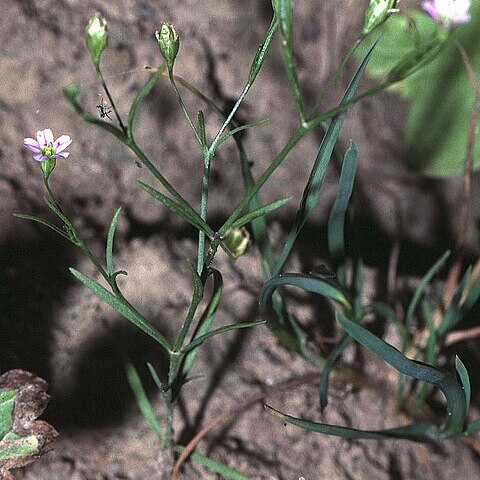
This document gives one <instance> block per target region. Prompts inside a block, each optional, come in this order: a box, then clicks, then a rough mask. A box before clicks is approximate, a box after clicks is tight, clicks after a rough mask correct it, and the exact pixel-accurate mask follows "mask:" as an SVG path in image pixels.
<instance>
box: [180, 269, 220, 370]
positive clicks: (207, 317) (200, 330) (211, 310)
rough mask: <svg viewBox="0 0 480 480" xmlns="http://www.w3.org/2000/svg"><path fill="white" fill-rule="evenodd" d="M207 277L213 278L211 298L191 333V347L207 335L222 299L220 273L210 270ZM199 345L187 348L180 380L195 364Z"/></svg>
mask: <svg viewBox="0 0 480 480" xmlns="http://www.w3.org/2000/svg"><path fill="white" fill-rule="evenodd" d="M208 274H209V276H210V275H212V276H213V291H212V296H211V297H210V300H209V302H208V304H207V306H206V308H205V310H204V312H203V314H202V316H201V318H200V320H199V321H198V324H197V327H196V329H195V331H194V332H193V335H192V339H191V342H190V344H189V346H190V345H192V343H193V342H195V341H198V339H200V338H201V337H202V336H204V335H207V333H208V330H209V329H210V326H211V324H212V322H213V319H214V318H215V313H216V312H217V308H218V305H219V303H220V299H221V298H222V291H223V278H222V275H221V273H220V272H219V271H218V270H216V269H214V268H211V269H209V272H208ZM201 343H202V342H200V343H198V345H194V346H193V347H192V348H188V347H189V346H188V347H187V349H188V352H187V353H186V355H185V357H184V359H183V362H182V370H181V372H182V374H181V376H182V379H186V378H187V376H188V373H189V371H190V369H191V368H192V365H193V364H194V363H195V360H196V358H197V356H198V354H199V353H200V350H199V349H200V346H201Z"/></svg>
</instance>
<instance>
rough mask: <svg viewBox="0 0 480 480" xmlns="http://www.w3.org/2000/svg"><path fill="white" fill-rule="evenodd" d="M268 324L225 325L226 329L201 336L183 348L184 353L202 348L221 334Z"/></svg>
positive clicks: (263, 322) (219, 329)
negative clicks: (202, 345) (210, 339)
mask: <svg viewBox="0 0 480 480" xmlns="http://www.w3.org/2000/svg"><path fill="white" fill-rule="evenodd" d="M266 323H267V322H266V321H265V320H259V321H258V322H244V323H234V324H233V325H225V326H224V327H219V328H216V329H215V330H212V331H211V332H208V333H205V334H204V335H201V336H199V337H198V338H196V339H195V340H192V341H191V342H190V343H189V344H188V345H187V346H185V347H183V348H182V353H187V352H189V351H191V350H192V349H194V348H196V347H198V346H200V345H201V344H202V343H203V342H204V341H205V340H208V339H209V338H212V337H215V336H216V335H220V334H221V333H226V332H231V331H234V330H243V329H244V328H252V327H258V326H259V325H265V324H266Z"/></svg>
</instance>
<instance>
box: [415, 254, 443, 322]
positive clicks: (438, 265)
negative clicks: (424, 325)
mask: <svg viewBox="0 0 480 480" xmlns="http://www.w3.org/2000/svg"><path fill="white" fill-rule="evenodd" d="M449 256H450V251H449V250H447V251H446V252H445V253H444V254H443V255H442V256H441V257H440V258H439V259H438V260H437V261H436V262H435V263H434V264H433V265H432V267H431V268H430V270H428V272H427V273H426V274H425V275H424V277H423V278H422V279H421V280H420V283H419V284H418V286H417V288H416V290H415V293H414V294H413V297H412V300H411V301H410V305H409V306H408V309H407V313H406V315H405V323H406V325H407V331H408V330H409V328H410V326H411V325H412V321H413V315H414V313H415V310H416V309H417V305H418V302H419V301H420V299H421V298H422V295H423V294H424V292H425V290H426V288H427V287H428V285H429V284H430V282H431V281H432V278H433V277H434V276H435V275H436V274H437V273H438V272H439V271H440V270H441V269H442V268H443V266H444V265H445V262H446V261H447V259H448V257H449Z"/></svg>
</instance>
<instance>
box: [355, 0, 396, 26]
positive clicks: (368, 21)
mask: <svg viewBox="0 0 480 480" xmlns="http://www.w3.org/2000/svg"><path fill="white" fill-rule="evenodd" d="M396 5H397V0H370V5H369V6H368V8H367V11H366V12H365V22H364V24H363V30H362V33H363V34H364V35H368V34H369V33H370V32H371V31H372V30H373V29H374V28H376V27H378V26H379V25H381V24H382V23H383V22H384V21H385V20H386V19H387V18H388V17H389V16H390V15H391V14H392V13H394V12H395V11H396V10H395V6H396Z"/></svg>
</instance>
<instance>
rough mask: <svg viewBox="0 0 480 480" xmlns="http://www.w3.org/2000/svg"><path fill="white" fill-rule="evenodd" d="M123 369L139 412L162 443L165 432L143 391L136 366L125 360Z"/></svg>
mask: <svg viewBox="0 0 480 480" xmlns="http://www.w3.org/2000/svg"><path fill="white" fill-rule="evenodd" d="M125 369H126V372H127V380H128V383H129V385H130V388H131V389H132V390H133V394H134V395H135V400H136V401H137V405H138V408H139V409H140V412H142V415H143V418H144V419H145V421H146V422H147V424H148V426H149V427H150V429H151V430H152V431H153V432H154V433H155V434H156V435H157V437H158V439H159V440H160V442H162V443H163V441H164V439H165V432H164V431H163V429H162V427H161V426H160V423H158V420H157V417H156V415H155V412H154V410H153V407H152V404H151V403H150V400H149V399H148V397H147V394H146V393H145V389H144V388H143V385H142V381H141V380H140V376H139V375H138V372H137V370H136V368H135V367H134V366H133V364H132V363H131V362H126V364H125Z"/></svg>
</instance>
